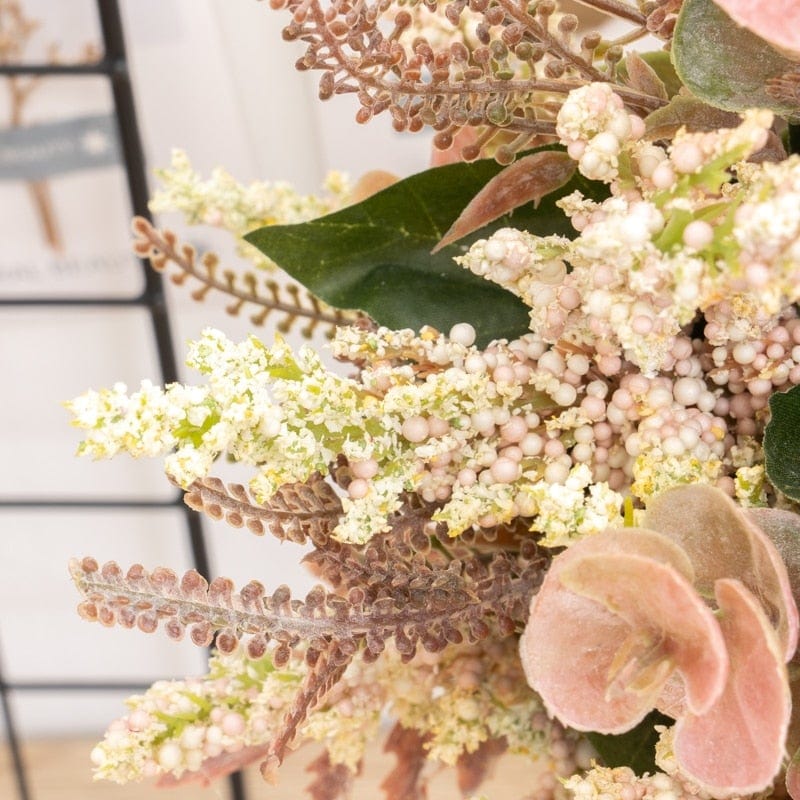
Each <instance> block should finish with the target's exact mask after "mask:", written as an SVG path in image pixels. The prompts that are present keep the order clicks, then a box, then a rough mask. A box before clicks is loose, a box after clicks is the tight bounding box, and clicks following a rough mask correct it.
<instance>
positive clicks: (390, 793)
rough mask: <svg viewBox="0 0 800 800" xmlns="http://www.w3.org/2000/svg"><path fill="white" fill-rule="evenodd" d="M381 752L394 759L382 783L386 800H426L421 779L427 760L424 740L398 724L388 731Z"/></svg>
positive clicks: (423, 777)
mask: <svg viewBox="0 0 800 800" xmlns="http://www.w3.org/2000/svg"><path fill="white" fill-rule="evenodd" d="M383 750H384V752H385V753H391V754H393V755H394V756H395V758H396V759H397V763H396V764H395V766H394V767H393V769H392V770H391V771H390V772H389V774H388V775H387V776H386V777H385V778H384V779H383V782H382V783H381V789H382V790H383V792H384V794H385V795H386V798H387V800H425V798H427V796H428V789H427V785H426V784H427V782H426V780H425V776H424V769H425V765H426V764H427V760H428V753H427V751H426V750H425V737H424V736H423V735H422V734H420V733H419V732H418V731H415V730H414V729H413V728H404V727H403V726H402V725H401V724H400V723H399V722H398V723H395V725H394V727H393V728H392V730H391V731H390V732H389V735H388V737H387V738H386V741H385V742H384V745H383Z"/></svg>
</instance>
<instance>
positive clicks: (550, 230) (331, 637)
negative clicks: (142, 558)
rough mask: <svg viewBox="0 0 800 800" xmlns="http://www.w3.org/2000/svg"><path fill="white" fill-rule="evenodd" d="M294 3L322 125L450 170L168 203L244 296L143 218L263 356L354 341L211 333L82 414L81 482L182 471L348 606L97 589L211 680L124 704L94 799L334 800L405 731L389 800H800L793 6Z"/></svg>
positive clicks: (203, 190)
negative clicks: (129, 471)
mask: <svg viewBox="0 0 800 800" xmlns="http://www.w3.org/2000/svg"><path fill="white" fill-rule="evenodd" d="M276 5H280V6H284V7H285V8H286V9H287V10H288V11H289V13H290V15H291V16H290V21H289V24H288V27H287V28H286V31H285V36H286V38H288V39H299V40H302V41H303V42H305V43H306V44H307V50H306V53H305V55H304V56H303V57H302V58H301V60H300V61H299V62H298V64H299V66H300V67H301V68H303V69H317V70H321V73H322V77H321V80H320V95H321V97H322V98H323V99H324V98H327V97H329V96H331V95H334V94H338V93H344V92H355V93H356V96H357V98H358V101H359V103H360V110H359V111H358V119H359V121H361V122H365V121H367V120H368V119H370V118H371V117H372V116H374V115H376V114H378V113H379V112H381V111H387V112H389V115H390V116H391V119H392V122H393V124H394V126H395V128H396V129H398V130H409V131H412V132H413V131H417V130H420V129H422V128H425V127H432V128H433V129H434V130H435V131H436V135H435V137H434V145H435V147H436V155H435V156H434V163H435V164H436V166H434V167H433V168H431V169H429V170H427V171H424V172H421V173H419V174H416V175H413V176H411V177H409V178H406V179H403V180H395V179H394V178H393V177H391V176H387V175H384V174H380V175H370V176H367V177H366V178H365V179H364V180H363V181H361V182H359V184H358V185H357V186H356V187H355V189H351V188H350V187H349V186H348V184H347V182H346V181H345V179H344V178H342V176H338V175H333V176H331V179H330V180H329V183H328V186H327V191H326V193H325V195H324V196H321V197H318V198H309V197H300V196H299V195H297V194H296V193H294V192H293V191H292V190H291V189H290V188H289V187H286V186H283V185H280V184H264V183H258V184H252V185H251V186H248V187H245V186H240V185H239V184H237V183H236V182H235V181H234V180H233V178H231V177H230V176H229V175H227V174H226V173H224V172H222V171H218V172H216V173H215V174H214V175H213V176H212V178H211V179H210V180H204V179H202V178H201V177H200V176H199V175H197V174H196V173H195V172H194V171H193V169H192V167H191V164H190V163H189V161H188V159H187V157H186V156H185V155H184V154H181V153H177V154H176V156H175V160H174V162H173V165H172V167H171V168H170V169H166V170H162V171H161V172H160V173H159V177H160V179H161V188H160V190H159V192H158V193H157V195H156V197H155V198H154V210H164V209H178V210H180V211H183V212H184V214H185V216H186V218H187V220H188V222H190V223H203V224H211V225H218V226H221V227H223V228H226V229H227V230H229V231H231V232H232V233H234V234H235V235H236V236H237V237H243V238H242V239H241V240H240V254H241V255H242V256H243V258H245V259H249V260H250V261H251V262H252V263H253V267H252V268H248V269H246V270H243V271H240V272H238V273H237V272H235V271H231V270H226V269H222V268H221V267H220V265H219V259H218V257H216V256H215V255H214V254H211V253H206V254H198V253H196V252H195V251H194V250H193V249H192V248H191V247H188V246H186V245H182V244H180V242H179V241H178V239H177V237H176V236H175V234H173V233H171V232H169V231H160V230H158V229H156V228H155V227H153V225H151V224H150V223H149V222H147V221H145V220H143V219H137V220H135V221H134V231H135V235H136V242H135V248H136V250H137V252H138V253H140V254H141V255H146V256H149V257H150V258H151V261H152V263H153V265H154V267H156V268H157V269H162V270H163V269H169V270H171V271H172V272H173V273H175V272H177V275H178V277H179V279H184V278H186V277H188V276H191V277H192V279H193V280H195V281H200V283H201V288H200V290H199V291H198V295H199V296H204V295H205V294H206V293H207V292H208V291H210V290H211V289H218V290H221V291H225V292H227V293H228V294H229V295H231V296H232V298H233V300H232V304H231V310H232V311H234V312H236V311H239V310H240V309H241V308H244V307H255V308H256V312H255V313H254V315H253V322H254V324H260V323H263V322H264V321H265V320H266V319H267V318H268V315H269V319H270V320H272V319H274V318H275V317H276V316H277V317H278V318H279V325H278V328H279V330H283V331H284V332H286V331H287V330H288V329H289V328H292V327H294V326H300V325H302V326H303V329H304V331H305V333H307V334H310V332H311V331H312V330H313V329H314V328H316V327H317V326H325V327H327V329H328V330H329V332H330V344H329V347H330V352H331V353H332V354H333V356H335V358H336V359H338V360H339V361H341V362H342V363H343V366H342V367H341V368H339V369H335V370H332V369H330V368H328V367H327V366H326V364H325V362H324V361H323V359H322V357H321V355H320V353H319V352H318V350H316V349H314V348H313V347H312V346H311V345H304V346H302V347H300V348H299V349H293V348H292V347H290V346H289V344H288V343H287V342H286V340H285V338H284V337H283V336H282V335H281V334H280V332H278V333H276V334H275V335H274V336H273V337H270V341H268V342H267V341H262V340H260V339H258V338H256V337H255V336H251V337H250V338H249V339H247V340H246V341H243V342H233V341H230V340H229V339H228V338H227V337H226V336H225V335H224V334H223V333H221V332H220V331H217V330H211V329H209V330H206V331H205V332H204V333H203V334H202V336H201V337H200V338H199V340H198V341H196V342H193V343H192V344H191V346H190V348H189V354H188V358H187V365H188V366H189V367H190V368H192V369H194V370H196V371H197V372H199V373H201V375H202V377H203V380H202V382H200V383H198V384H197V385H183V384H179V383H173V384H170V385H167V386H165V387H163V388H161V387H158V386H154V385H153V384H151V383H149V382H143V383H142V385H141V387H140V388H139V389H138V390H136V391H133V392H132V393H129V392H128V390H127V389H126V387H124V386H122V385H116V386H114V387H113V388H111V389H107V390H103V391H99V392H98V391H91V392H88V393H87V394H85V395H83V396H81V397H79V398H77V399H75V400H73V401H71V402H70V403H69V404H68V405H69V408H70V410H71V412H72V413H73V415H74V422H75V424H76V425H78V426H79V427H80V428H82V429H83V430H84V431H85V439H84V441H83V443H82V444H81V446H80V449H81V452H82V453H83V454H85V455H90V456H93V457H95V458H105V457H111V456H114V455H116V454H118V453H120V452H127V453H129V454H130V455H132V456H135V457H141V456H149V457H156V456H164V457H165V469H166V472H167V475H168V476H169V478H170V479H171V480H172V481H173V482H174V483H175V484H177V485H179V486H180V487H181V488H182V489H183V491H184V492H185V499H186V502H187V503H188V504H189V505H190V506H191V507H192V508H194V509H196V510H197V511H199V512H202V513H205V514H208V515H209V516H210V517H212V518H214V519H222V518H224V519H225V520H226V521H227V522H228V523H230V524H231V525H232V526H234V527H244V528H246V529H247V530H248V531H250V532H251V533H252V534H255V535H265V534H269V535H271V536H274V537H277V538H278V539H279V540H282V541H290V542H295V543H300V544H305V545H307V546H308V547H309V549H308V552H307V554H306V555H305V556H304V561H305V562H306V564H307V565H308V566H309V567H310V568H311V569H312V570H313V572H314V573H315V575H316V576H317V577H318V578H319V581H320V584H319V585H318V586H316V587H315V588H314V589H312V590H311V591H310V592H309V593H308V594H307V596H306V597H305V598H303V599H294V598H292V596H291V593H290V591H289V590H288V589H287V588H286V587H285V586H277V587H276V586H270V587H265V586H264V585H262V584H261V583H259V582H258V580H253V581H251V582H250V583H248V584H247V585H245V586H243V587H241V588H239V589H236V588H235V587H234V586H233V585H232V582H231V581H230V580H228V579H227V578H224V577H216V578H214V579H213V580H211V581H210V582H209V581H208V580H207V579H206V578H205V577H202V576H200V575H199V574H198V573H196V572H194V571H189V572H187V573H186V574H184V575H183V576H178V575H176V574H175V573H174V572H173V571H172V570H170V569H169V568H166V567H156V568H155V569H152V570H150V571H148V570H145V568H144V567H142V566H140V565H133V566H130V567H128V568H126V569H123V568H121V567H120V566H118V565H117V564H115V563H113V562H109V563H107V564H104V565H102V566H101V565H99V564H98V563H97V562H96V561H95V560H94V559H92V558H91V557H84V558H82V559H76V560H75V561H74V562H73V563H72V565H71V570H72V575H73V578H74V580H75V583H76V585H77V586H78V588H79V590H80V592H81V593H82V595H83V601H82V603H81V605H80V613H81V615H82V616H83V617H84V618H86V619H88V620H92V621H99V622H101V623H102V624H104V625H115V624H118V625H122V626H124V627H128V628H139V629H140V630H142V631H145V632H152V631H155V630H156V629H157V628H161V629H162V630H163V631H164V632H165V633H166V634H167V636H169V637H171V638H174V639H180V638H181V637H183V636H184V635H188V636H189V637H190V638H191V640H192V641H193V642H195V643H196V644H197V645H199V646H209V645H213V648H214V653H213V655H212V657H211V663H210V666H209V672H208V674H207V675H206V676H204V677H201V678H190V679H186V680H183V681H164V682H159V683H157V684H155V685H154V686H153V687H152V688H151V689H150V690H148V691H147V692H146V693H144V694H143V695H139V696H136V697H133V698H131V699H130V701H129V711H128V714H127V715H126V716H124V717H123V718H121V719H120V720H118V721H116V722H114V723H113V724H112V725H111V727H110V728H109V731H108V732H107V734H106V736H105V739H104V740H103V741H102V742H101V743H100V744H98V745H97V747H96V748H95V750H94V751H93V753H92V760H93V762H94V764H95V767H96V774H97V776H98V777H100V778H107V779H111V780H115V781H119V782H124V781H129V780H139V779H142V778H150V777H153V778H157V779H158V780H159V781H160V782H161V783H162V784H174V783H176V782H183V781H188V780H192V779H198V780H201V781H208V780H211V779H213V778H216V777H219V776H221V775H225V774H227V773H230V772H231V771H234V770H237V769H239V768H241V767H242V766H245V765H247V764H250V763H253V762H256V763H261V765H262V767H261V768H262V772H263V773H264V775H265V776H266V777H273V776H274V773H275V771H276V770H277V768H278V766H279V765H280V763H281V762H282V761H283V759H284V758H285V757H286V756H287V754H288V753H289V752H290V751H291V750H292V749H293V748H294V747H295V746H296V745H298V744H299V743H301V742H303V741H306V740H317V741H321V742H324V744H325V750H324V753H323V755H322V756H320V758H319V759H318V761H317V762H316V763H315V766H314V769H315V771H316V775H317V778H316V780H315V781H314V782H313V783H312V786H311V787H310V791H311V794H312V796H313V797H315V798H328V799H329V800H335V799H336V798H344V797H347V796H349V793H350V792H351V790H353V791H356V792H357V789H355V790H354V789H353V786H357V780H356V777H357V774H358V772H359V768H360V765H361V761H362V758H363V755H364V750H365V746H366V743H367V742H368V741H370V740H371V739H373V738H375V737H376V736H377V735H378V732H379V730H380V728H381V726H382V725H384V724H385V720H386V719H387V718H390V719H391V720H393V721H394V722H393V724H394V727H393V728H392V729H391V731H390V733H389V734H388V736H387V739H386V747H387V749H388V750H389V751H391V752H392V753H394V755H395V756H396V757H397V765H396V767H395V768H394V769H393V770H392V771H391V772H390V773H389V775H388V777H387V779H386V781H385V783H384V788H385V791H386V794H387V796H388V797H389V798H390V800H403V798H417V797H419V798H421V797H424V796H426V788H425V779H426V771H425V770H424V769H423V766H424V765H425V764H426V763H428V762H436V763H439V764H444V765H447V766H451V767H453V768H454V769H455V770H456V773H457V776H458V784H459V787H460V790H461V792H462V794H463V795H464V796H465V797H466V796H473V795H475V794H476V793H477V792H478V791H479V790H480V787H481V784H482V782H483V781H484V779H485V777H486V776H487V775H488V773H489V772H490V769H491V767H492V764H493V762H494V761H495V760H496V759H497V758H498V757H499V756H500V755H501V754H502V753H504V752H505V751H511V752H515V753H519V754H522V755H524V756H527V757H528V758H529V759H530V778H529V780H528V781H527V782H526V783H525V785H520V786H519V795H520V796H525V797H529V798H534V799H535V800H549V799H550V798H559V799H560V798H564V799H565V800H566V799H567V798H573V797H574V798H575V799H576V800H595V798H597V799H598V800H641V798H653V800H656V799H657V800H675V798H680V797H688V796H695V797H698V798H729V797H742V796H751V795H759V796H768V795H770V794H775V795H779V796H780V795H783V794H784V793H785V792H786V791H787V790H788V792H789V794H791V795H792V796H793V797H795V798H800V776H799V775H798V769H799V768H798V764H800V757H798V756H797V755H795V752H796V751H798V747H800V715H798V713H796V712H795V711H794V709H793V700H792V696H793V693H794V691H795V689H796V688H797V687H798V686H799V685H800V683H798V681H797V677H798V665H797V662H796V657H795V653H796V649H797V643H798V610H797V600H796V598H797V593H798V591H800V548H798V536H800V516H798V514H797V505H796V504H797V502H798V501H799V500H800V469H798V464H800V426H798V418H800V389H798V388H797V386H798V384H800V316H798V310H797V303H798V301H799V300H800V156H798V155H796V154H793V153H794V152H797V151H798V150H800V136H798V129H797V128H796V127H795V124H796V123H798V122H800V6H798V4H796V3H794V2H786V1H784V2H780V0H775V1H774V2H740V1H738V0H715V2H712V0H683V2H681V0H654V1H651V0H647V2H644V1H642V2H626V1H625V0H583V2H582V6H581V9H582V10H583V12H585V14H586V17H585V18H582V16H578V15H576V14H574V13H570V11H569V9H568V8H567V7H566V4H563V5H564V6H565V7H561V5H562V4H559V3H557V2H554V0H538V1H537V2H531V3H527V4H526V3H519V2H515V1H514V0H452V2H446V3H444V2H443V3H440V4H437V3H436V2H435V0H433V1H432V2H426V3H424V4H423V3H413V2H404V1H403V0H379V2H350V0H332V2H329V3H328V2H323V1H322V0H283V2H281V1H280V0H278V2H277V3H276ZM602 16H605V17H607V18H608V19H609V20H610V21H611V22H612V23H614V26H613V27H612V28H603V29H602V31H597V30H594V29H592V26H593V25H595V24H596V23H597V20H598V18H599V17H602ZM646 37H651V40H652V37H656V39H660V40H661V41H660V42H656V44H655V45H653V46H652V47H651V49H650V50H648V49H647V47H645V46H644V45H643V40H644V39H645V38H646ZM634 45H635V46H634ZM277 268H280V269H282V270H283V271H284V272H285V273H286V274H287V275H288V276H290V277H291V280H293V281H295V282H296V283H291V284H290V286H289V288H288V289H287V288H281V286H280V285H279V283H278V282H276V281H275V279H274V276H275V270H276V269H277ZM264 276H266V278H265V277H264ZM301 287H304V288H301ZM223 456H226V457H227V458H228V459H230V460H233V461H235V462H238V463H239V464H241V465H244V466H243V469H245V470H246V471H247V472H248V473H249V475H248V477H249V486H248V487H247V488H245V487H244V486H242V485H239V484H228V485H226V484H225V483H223V482H222V481H221V480H219V479H218V478H215V477H213V476H212V473H213V472H214V466H215V463H216V462H217V460H218V459H220V458H221V457H223ZM354 781H355V783H354Z"/></svg>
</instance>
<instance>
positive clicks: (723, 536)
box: [644, 484, 799, 660]
mask: <svg viewBox="0 0 800 800" xmlns="http://www.w3.org/2000/svg"><path fill="white" fill-rule="evenodd" d="M644 524H645V525H646V527H648V528H651V529H652V530H655V531H659V532H660V533H663V534H664V535H666V536H669V537H670V538H672V539H674V540H675V541H676V542H677V543H678V544H679V545H680V546H681V547H683V549H684V550H685V551H686V552H687V554H688V555H689V558H690V559H691V562H692V564H693V566H694V568H695V570H696V572H697V578H696V580H695V589H696V590H697V591H698V592H699V593H700V595H702V596H703V597H705V598H706V599H707V600H709V601H711V600H712V598H713V597H714V584H715V582H716V581H717V580H718V579H719V578H736V579H738V580H740V581H741V582H742V583H743V584H744V585H745V586H746V587H747V588H748V589H749V590H750V591H751V592H752V593H753V594H754V595H755V596H756V597H757V598H758V600H760V601H761V603H762V605H763V607H764V610H765V611H766V613H767V616H768V617H769V618H770V620H771V622H772V624H773V625H774V627H775V629H776V630H777V632H778V638H779V640H780V642H781V645H782V647H783V650H784V653H785V658H786V659H787V660H788V659H789V658H791V657H792V654H793V653H794V651H795V650H796V648H797V636H798V624H799V623H798V613H797V605H796V604H795V602H794V598H793V596H792V587H791V584H790V582H789V576H788V574H787V571H786V567H785V565H784V563H783V561H782V560H781V557H780V555H779V553H778V551H777V549H776V548H775V546H774V545H773V543H772V542H771V541H770V539H769V537H768V536H767V535H766V534H765V533H764V531H762V530H761V528H759V527H758V525H757V524H756V523H755V522H754V521H753V518H752V517H750V516H748V514H747V513H746V512H745V511H744V510H743V509H741V508H740V507H739V506H737V505H736V503H734V501H733V500H731V498H730V497H728V495H726V494H725V493H724V492H722V491H721V490H719V489H716V488H714V487H713V486H704V485H702V484H692V485H689V486H679V487H676V488H675V489H670V490H669V491H667V492H664V493H663V494H660V495H659V496H658V497H656V498H654V499H653V500H651V501H650V502H649V503H648V506H647V513H646V514H645V519H644Z"/></svg>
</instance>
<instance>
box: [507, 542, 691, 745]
mask: <svg viewBox="0 0 800 800" xmlns="http://www.w3.org/2000/svg"><path fill="white" fill-rule="evenodd" d="M630 551H642V552H645V553H646V554H647V555H648V556H649V557H650V558H651V559H652V560H654V561H658V562H659V563H665V564H670V565H671V566H672V568H673V570H674V571H675V572H677V573H680V574H683V575H684V577H685V578H686V580H689V581H690V580H691V579H692V568H691V564H690V563H689V561H688V559H687V557H686V554H685V553H684V552H683V551H682V550H681V549H680V548H679V547H677V546H676V545H675V544H674V543H673V542H671V541H670V540H669V539H667V538H666V537H664V536H661V535H660V534H657V533H654V532H652V531H646V530H641V529H636V528H625V529H619V530H608V531H604V532H603V533H600V534H597V535H595V536H591V537H588V538H586V539H583V540H581V541H580V542H577V543H576V544H574V545H573V546H572V547H570V548H569V550H566V551H565V552H563V553H561V554H560V555H558V556H557V557H556V558H555V559H554V560H553V564H552V566H551V567H550V570H549V571H548V573H547V575H546V577H545V580H544V583H543V585H542V588H541V590H540V591H539V593H538V594H537V595H536V596H535V597H534V598H533V601H532V602H531V615H530V619H529V620H528V624H527V626H526V627H525V631H524V632H523V634H522V638H521V640H520V658H521V660H522V664H523V667H524V669H525V674H526V676H527V678H528V682H529V684H530V685H531V687H532V688H534V689H535V690H536V691H537V692H538V693H539V694H540V695H541V696H542V698H543V700H544V703H545V706H546V708H547V710H548V712H549V713H550V714H551V715H553V716H556V717H558V718H559V719H560V720H561V721H562V722H564V723H566V724H568V725H570V726H571V727H573V728H578V729H580V730H596V731H600V732H604V733H622V732H624V731H626V730H629V729H630V728H632V727H633V726H634V725H636V724H637V723H638V722H639V721H640V720H641V719H642V718H643V717H644V716H645V715H646V714H647V713H648V711H650V709H651V708H652V705H653V701H654V700H655V696H656V695H657V692H655V691H653V693H652V694H653V696H652V697H651V696H649V695H648V696H647V697H645V696H643V695H642V694H640V693H639V694H637V693H632V692H625V693H622V694H621V695H620V694H618V696H616V697H615V698H614V700H613V702H607V700H606V696H607V694H608V687H609V674H610V672H611V669H612V665H614V660H615V658H616V656H617V651H618V649H619V646H620V645H621V644H622V643H623V642H625V641H626V640H627V639H628V637H629V636H630V634H631V633H632V630H631V627H630V625H628V623H627V622H625V621H624V620H623V619H622V618H621V617H619V616H617V615H616V614H612V613H611V612H609V611H608V610H606V609H605V608H603V607H602V606H601V605H599V604H598V603H596V602H594V601H593V600H590V599H589V598H586V597H581V596H579V595H576V594H575V593H573V592H571V591H569V590H567V589H566V588H564V586H562V584H561V581H560V579H559V575H560V574H561V572H562V570H563V569H564V568H565V567H568V566H569V565H570V564H571V563H572V562H573V561H575V560H578V559H580V558H583V557H585V556H587V555H591V554H593V553H606V552H611V553H614V552H617V553H625V552H630Z"/></svg>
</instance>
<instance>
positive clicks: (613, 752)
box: [586, 711, 672, 775]
mask: <svg viewBox="0 0 800 800" xmlns="http://www.w3.org/2000/svg"><path fill="white" fill-rule="evenodd" d="M671 724H672V720H671V719H670V718H669V717H666V716H664V714H661V713H659V712H658V711H651V712H650V713H649V714H648V715H647V716H646V717H645V718H644V719H643V720H642V721H641V722H640V723H639V724H638V725H637V726H636V727H635V728H633V729H632V730H629V731H628V732H627V733H622V734H620V735H619V736H611V735H609V734H605V733H587V734H586V738H587V739H588V740H589V741H590V742H591V743H592V744H593V745H594V748H595V750H597V752H598V753H599V755H600V758H601V759H602V761H603V763H604V764H605V765H606V766H607V767H630V768H631V769H632V770H633V771H634V772H635V773H636V774H637V775H644V773H645V772H649V773H651V774H652V773H653V772H655V771H656V762H655V757H656V743H657V742H658V736H659V734H658V733H657V731H656V729H655V726H656V725H671Z"/></svg>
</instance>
